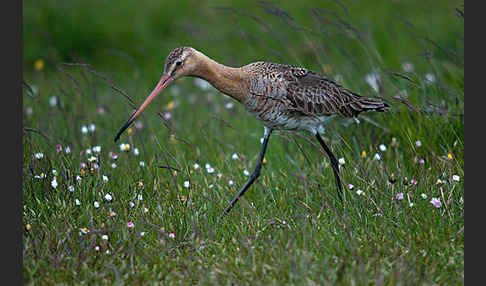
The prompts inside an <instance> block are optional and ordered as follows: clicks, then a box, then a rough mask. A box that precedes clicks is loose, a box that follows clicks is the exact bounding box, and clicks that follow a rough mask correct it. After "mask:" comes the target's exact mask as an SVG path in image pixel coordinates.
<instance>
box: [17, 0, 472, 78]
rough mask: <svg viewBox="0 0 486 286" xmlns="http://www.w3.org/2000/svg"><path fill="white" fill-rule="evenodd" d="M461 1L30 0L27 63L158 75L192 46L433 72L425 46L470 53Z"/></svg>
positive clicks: (27, 67)
mask: <svg viewBox="0 0 486 286" xmlns="http://www.w3.org/2000/svg"><path fill="white" fill-rule="evenodd" d="M456 9H463V2H462V1H439V0H438V1H415V0H410V1H349V0H347V1H344V0H336V1H278V2H265V1H201V0H198V1H155V0H140V1H109V0H101V1H100V0H84V1H54V0H45V1H31V0H30V1H24V4H23V42H24V49H23V52H24V58H23V69H24V73H27V74H28V73H30V72H32V71H33V69H34V63H35V61H36V60H38V59H44V60H46V62H47V63H51V64H52V63H55V62H56V63H58V62H72V61H82V62H87V63H90V64H92V65H94V66H95V67H96V68H98V69H101V70H103V71H105V72H106V71H108V72H110V73H113V74H115V75H116V74H126V73H132V72H133V70H134V67H136V68H137V70H138V71H139V72H140V73H141V74H140V76H141V77H142V78H144V79H146V80H149V82H153V81H155V80H157V79H158V78H159V77H160V73H161V70H162V69H163V62H164V60H165V57H166V56H167V54H168V53H169V52H170V51H171V50H172V49H174V48H176V47H178V46H183V45H187V46H193V47H195V48H196V49H199V50H201V51H203V52H204V53H206V54H207V55H208V56H210V57H213V58H214V59H216V60H217V61H220V62H223V63H226V64H227V65H233V66H241V65H245V64H247V63H250V62H254V61H258V60H266V61H276V62H282V63H289V64H299V65H305V66H306V67H308V68H312V69H314V70H318V71H321V72H323V71H324V72H327V73H338V72H339V73H346V72H347V71H348V70H350V69H352V70H358V71H359V72H362V73H365V72H369V71H370V70H371V69H373V68H376V66H382V67H383V66H385V67H386V68H387V69H395V70H398V69H400V65H401V63H402V62H404V61H410V62H413V63H414V64H415V66H416V69H417V71H418V72H426V71H428V70H427V69H429V67H427V66H426V65H427V64H428V63H427V62H424V61H423V57H424V55H431V56H432V58H433V59H435V60H441V61H442V60H450V57H451V54H449V51H454V52H456V51H458V50H459V52H463V51H462V49H463V48H462V47H463V40H464V39H463V35H464V32H463V30H464V25H463V20H462V19H461V18H460V17H459V16H457V15H456V14H457V13H458V12H457V10H456ZM356 31H358V32H356ZM336 43H339V44H336ZM435 44H439V45H440V47H438V46H436V45H435ZM457 58H460V55H459V56H458V57H457ZM330 63H331V64H334V66H333V68H334V69H329V68H327V69H326V67H325V65H326V64H330ZM46 68H49V64H48V65H47V66H46Z"/></svg>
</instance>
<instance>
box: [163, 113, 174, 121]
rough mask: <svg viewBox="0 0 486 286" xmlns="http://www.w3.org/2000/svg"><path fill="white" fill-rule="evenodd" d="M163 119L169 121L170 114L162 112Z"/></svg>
mask: <svg viewBox="0 0 486 286" xmlns="http://www.w3.org/2000/svg"><path fill="white" fill-rule="evenodd" d="M163 117H164V119H165V120H169V119H170V118H171V117H172V115H171V114H170V112H164V114H163Z"/></svg>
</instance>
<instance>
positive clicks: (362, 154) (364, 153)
mask: <svg viewBox="0 0 486 286" xmlns="http://www.w3.org/2000/svg"><path fill="white" fill-rule="evenodd" d="M361 157H363V158H366V151H365V150H363V151H361Z"/></svg>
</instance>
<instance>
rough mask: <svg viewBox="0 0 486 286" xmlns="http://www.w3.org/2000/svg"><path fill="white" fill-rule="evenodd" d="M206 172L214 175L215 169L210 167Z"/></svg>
mask: <svg viewBox="0 0 486 286" xmlns="http://www.w3.org/2000/svg"><path fill="white" fill-rule="evenodd" d="M206 171H207V172H208V173H209V174H212V173H214V168H213V167H209V168H207V169H206Z"/></svg>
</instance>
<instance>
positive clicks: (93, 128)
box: [88, 123, 96, 132]
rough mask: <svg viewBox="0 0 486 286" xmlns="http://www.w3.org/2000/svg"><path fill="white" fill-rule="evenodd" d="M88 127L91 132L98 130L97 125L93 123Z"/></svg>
mask: <svg viewBox="0 0 486 286" xmlns="http://www.w3.org/2000/svg"><path fill="white" fill-rule="evenodd" d="M88 128H89V132H95V130H96V126H95V125H94V124H93V123H91V124H90V125H89V127H88Z"/></svg>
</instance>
